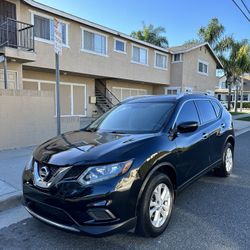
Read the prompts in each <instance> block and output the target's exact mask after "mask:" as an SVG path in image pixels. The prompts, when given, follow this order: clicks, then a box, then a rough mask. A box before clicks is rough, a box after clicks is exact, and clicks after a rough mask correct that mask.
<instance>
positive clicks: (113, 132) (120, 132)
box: [108, 130, 127, 134]
mask: <svg viewBox="0 0 250 250" xmlns="http://www.w3.org/2000/svg"><path fill="white" fill-rule="evenodd" d="M108 133H111V134H127V133H125V132H122V131H116V130H113V131H109V132H108Z"/></svg>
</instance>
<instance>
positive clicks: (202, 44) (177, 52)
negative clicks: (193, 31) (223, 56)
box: [169, 42, 224, 69]
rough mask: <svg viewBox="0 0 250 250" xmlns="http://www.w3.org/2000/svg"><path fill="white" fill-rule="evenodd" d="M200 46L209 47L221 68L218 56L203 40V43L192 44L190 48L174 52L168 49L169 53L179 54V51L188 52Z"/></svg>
mask: <svg viewBox="0 0 250 250" xmlns="http://www.w3.org/2000/svg"><path fill="white" fill-rule="evenodd" d="M202 46H207V47H208V48H209V49H210V51H211V52H212V55H213V56H214V57H215V59H216V61H217V64H218V65H219V66H220V67H221V69H223V68H224V67H223V64H222V62H221V61H220V59H219V58H218V56H217V55H216V54H215V52H214V50H213V49H212V47H211V46H210V44H209V43H208V42H204V43H201V44H198V45H196V46H194V47H192V48H188V49H183V50H180V51H176V52H174V51H171V48H170V49H169V50H170V53H171V54H179V53H187V52H190V51H192V50H195V49H198V48H200V47H202Z"/></svg>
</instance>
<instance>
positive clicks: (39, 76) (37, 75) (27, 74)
mask: <svg viewBox="0 0 250 250" xmlns="http://www.w3.org/2000/svg"><path fill="white" fill-rule="evenodd" d="M23 78H24V81H25V79H32V82H41V83H43V81H45V82H46V81H52V82H55V73H53V72H51V73H49V72H44V71H34V70H28V69H27V68H26V69H25V70H24V71H23ZM33 80H34V81H33ZM60 81H61V82H62V83H77V84H85V85H86V103H87V106H86V115H87V116H89V117H92V115H93V112H94V111H95V110H96V106H95V104H89V97H90V96H95V79H94V78H88V77H85V76H76V75H70V74H67V75H64V74H63V73H61V76H60ZM30 85H31V86H30V88H32V83H30ZM62 105H63V104H62Z"/></svg>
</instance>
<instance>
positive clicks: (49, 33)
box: [34, 14, 68, 45]
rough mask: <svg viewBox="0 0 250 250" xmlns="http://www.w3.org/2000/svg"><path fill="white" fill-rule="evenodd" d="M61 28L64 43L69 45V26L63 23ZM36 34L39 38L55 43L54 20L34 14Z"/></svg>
mask: <svg viewBox="0 0 250 250" xmlns="http://www.w3.org/2000/svg"><path fill="white" fill-rule="evenodd" d="M60 27H61V32H62V43H63V44H64V45H67V43H68V42H67V41H68V39H67V24H66V23H63V22H61V23H60ZM34 33H35V37H37V38H41V39H44V40H49V41H54V20H53V19H52V18H47V17H43V16H39V15H36V14H34Z"/></svg>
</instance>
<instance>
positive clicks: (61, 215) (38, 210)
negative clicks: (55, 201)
mask: <svg viewBox="0 0 250 250" xmlns="http://www.w3.org/2000/svg"><path fill="white" fill-rule="evenodd" d="M27 207H28V209H29V210H31V211H33V212H34V213H35V214H38V215H40V216H41V217H44V218H46V219H48V220H51V221H54V222H57V223H60V224H64V225H67V226H73V225H75V222H74V221H73V220H72V219H71V217H70V216H69V215H67V214H66V213H65V212H64V211H63V210H61V209H58V208H55V207H52V206H49V205H46V204H43V203H40V202H39V203H37V202H33V201H28V202H27Z"/></svg>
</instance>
